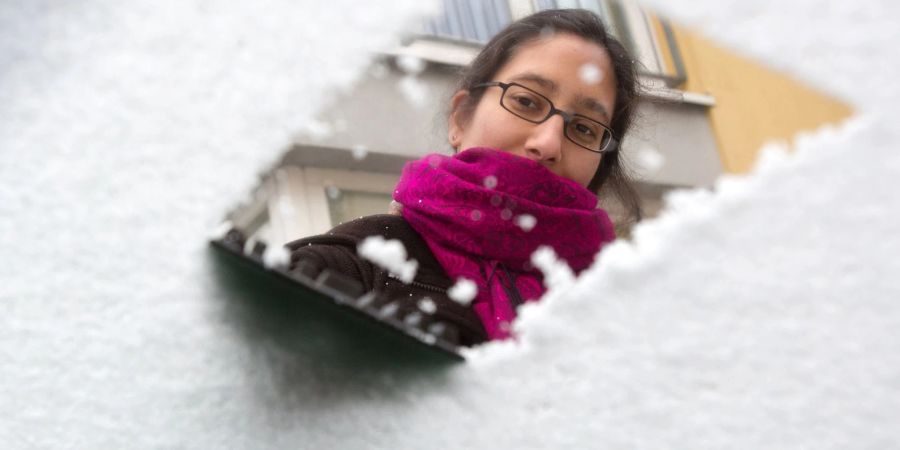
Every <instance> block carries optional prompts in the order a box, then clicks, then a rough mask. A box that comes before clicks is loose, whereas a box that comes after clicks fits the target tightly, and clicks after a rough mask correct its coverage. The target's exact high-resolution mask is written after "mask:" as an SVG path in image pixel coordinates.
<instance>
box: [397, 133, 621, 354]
mask: <svg viewBox="0 0 900 450" xmlns="http://www.w3.org/2000/svg"><path fill="white" fill-rule="evenodd" d="M394 200H395V201H397V202H398V203H400V204H402V205H403V210H402V214H403V217H404V218H405V219H406V221H407V222H409V224H410V226H412V228H413V229H414V230H416V232H417V233H419V234H420V235H421V236H422V238H423V239H424V240H425V242H426V243H427V244H428V247H429V248H430V249H431V251H432V253H434V256H435V257H436V258H437V260H438V262H439V263H440V264H441V266H442V267H443V268H444V270H445V271H446V272H447V274H448V275H449V276H450V277H451V278H454V279H459V278H461V277H462V278H467V279H469V280H471V281H473V282H475V285H476V286H477V288H478V293H477V295H476V297H475V299H474V301H473V304H472V308H473V309H474V310H475V312H476V313H477V314H478V316H479V317H480V318H481V321H482V323H483V324H484V328H485V330H486V331H487V335H488V337H489V338H490V339H505V338H508V337H509V336H510V327H509V325H510V323H511V322H512V320H513V319H514V318H515V308H516V306H518V304H519V303H521V302H522V301H530V300H536V299H538V298H540V297H541V295H543V293H544V287H543V285H542V276H541V273H540V272H539V271H537V270H536V269H534V268H533V267H532V265H531V263H530V257H531V254H532V252H534V250H535V249H537V248H538V247H539V246H541V245H547V246H550V247H551V248H553V250H554V251H555V252H556V254H557V255H559V257H560V258H561V259H563V260H564V261H566V263H568V265H569V266H570V267H571V268H572V269H573V270H574V271H575V272H576V273H578V272H580V271H582V270H583V269H585V268H587V267H588V266H589V265H590V264H591V263H592V262H593V260H594V255H596V253H597V252H598V251H599V250H600V247H601V246H602V245H603V244H605V243H607V242H610V241H612V240H613V239H614V238H615V232H614V229H613V225H612V222H610V220H609V216H608V215H607V214H606V212H605V211H603V210H602V209H599V208H597V206H596V205H597V197H596V196H595V195H594V194H593V193H592V192H590V191H588V190H587V189H585V188H584V187H583V186H581V185H579V184H578V183H576V182H574V181H572V180H569V179H566V178H562V177H560V176H558V175H556V174H554V173H552V172H551V171H550V170H548V169H547V168H545V167H544V166H542V165H541V164H540V163H538V162H535V161H532V160H530V159H527V158H522V157H518V156H515V155H512V154H510V153H506V152H503V151H498V150H494V149H489V148H471V149H468V150H465V151H463V152H459V153H457V154H456V155H454V156H452V157H450V156H444V155H438V154H432V155H428V156H425V157H424V158H422V159H420V160H417V161H412V162H410V163H408V164H407V165H406V166H405V167H404V169H403V174H402V175H401V177H400V181H399V183H398V184H397V188H396V190H395V191H394ZM532 218H533V219H536V220H533V219H532ZM528 222H532V223H533V224H534V225H533V227H531V228H530V227H529V226H528V225H530V223H528ZM518 294H520V295H521V298H520V297H519V295H518Z"/></svg>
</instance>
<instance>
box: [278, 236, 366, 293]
mask: <svg viewBox="0 0 900 450" xmlns="http://www.w3.org/2000/svg"><path fill="white" fill-rule="evenodd" d="M286 246H287V248H288V249H289V250H290V252H291V263H290V267H289V269H291V270H293V269H294V268H296V267H297V266H298V265H299V264H301V263H304V264H306V265H308V266H311V267H312V270H314V271H315V272H316V273H318V272H321V271H322V270H324V269H329V270H331V271H334V272H337V273H339V274H341V275H344V276H347V277H349V278H352V279H354V280H357V281H359V282H360V283H361V284H362V288H363V290H364V291H370V290H372V288H373V279H374V275H375V273H374V272H375V270H374V267H373V266H372V264H371V263H370V262H368V261H366V260H364V259H362V258H360V257H359V255H358V254H357V252H356V241H355V240H354V239H352V238H349V237H344V236H339V235H329V234H325V235H319V236H311V237H308V238H304V239H298V240H296V241H293V242H290V243H288V244H286Z"/></svg>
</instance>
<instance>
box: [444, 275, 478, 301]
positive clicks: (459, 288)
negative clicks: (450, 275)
mask: <svg viewBox="0 0 900 450" xmlns="http://www.w3.org/2000/svg"><path fill="white" fill-rule="evenodd" d="M476 295H478V286H476V285H475V282H474V281H472V280H470V279H468V278H465V277H459V278H457V279H456V283H454V284H453V286H451V287H450V289H448V290H447V296H448V297H450V299H451V300H453V301H455V302H457V303H459V304H461V305H468V304H469V303H471V302H472V300H474V299H475V296H476Z"/></svg>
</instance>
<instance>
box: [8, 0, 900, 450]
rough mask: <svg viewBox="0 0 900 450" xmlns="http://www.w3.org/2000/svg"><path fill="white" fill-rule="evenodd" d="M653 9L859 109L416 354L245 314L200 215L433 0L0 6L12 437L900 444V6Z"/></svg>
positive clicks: (142, 441)
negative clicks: (455, 339)
mask: <svg viewBox="0 0 900 450" xmlns="http://www.w3.org/2000/svg"><path fill="white" fill-rule="evenodd" d="M650 3H652V4H654V5H656V6H658V7H659V8H660V9H663V10H665V11H666V12H668V13H669V14H670V15H672V16H675V18H677V19H680V20H682V21H685V22H688V23H692V24H695V25H697V26H698V27H700V28H701V29H702V30H704V31H706V32H707V33H708V34H710V35H712V36H714V37H715V40H717V41H721V42H724V43H726V44H730V45H732V46H735V47H738V48H739V49H740V51H741V52H744V53H747V54H749V55H753V56H756V57H759V58H762V59H764V60H765V61H766V62H767V63H768V64H771V65H773V66H775V67H778V68H781V69H783V70H787V71H789V72H790V73H791V74H793V75H794V76H795V77H797V78H799V79H805V80H810V82H811V83H813V84H814V85H815V86H817V87H819V88H820V89H826V90H828V91H831V92H834V93H837V94H838V95H840V96H841V97H843V98H845V99H849V100H850V101H852V103H853V104H854V106H855V108H856V111H857V116H856V117H855V118H854V119H852V120H851V121H849V122H847V123H844V124H841V125H839V126H836V127H832V128H825V129H822V130H818V131H817V132H814V133H809V134H805V135H803V136H801V138H799V139H797V140H796V141H795V142H794V143H793V145H792V146H791V147H788V145H787V144H779V143H773V144H770V145H768V146H767V150H766V152H765V153H764V157H763V158H762V160H761V161H760V163H759V165H758V167H757V169H756V171H755V172H754V173H753V174H751V175H749V176H747V177H725V178H723V179H721V180H720V181H719V182H717V183H716V185H715V186H714V189H713V190H692V191H682V192H678V193H675V194H673V195H671V196H670V197H668V199H667V207H666V209H665V210H664V211H663V212H662V214H661V215H660V216H659V217H658V218H657V219H655V220H653V221H649V222H645V223H644V224H642V225H641V226H639V227H638V228H637V229H636V230H635V232H634V236H633V240H632V241H631V242H617V243H615V244H613V245H611V246H610V247H608V248H607V249H605V250H604V251H603V252H602V253H601V254H600V255H599V257H598V259H597V263H596V264H595V265H594V266H593V267H592V268H590V269H588V271H586V273H584V274H583V275H582V276H581V277H580V278H579V279H578V280H576V282H575V283H574V284H572V285H570V286H568V287H561V288H559V289H556V288H551V290H550V292H549V293H548V295H547V296H545V298H544V299H542V300H541V301H540V302H537V303H533V304H528V305H526V307H523V308H522V309H521V310H520V320H518V321H517V322H516V323H515V324H514V327H515V329H516V332H517V334H518V335H519V339H518V340H516V341H506V342H502V343H495V344H490V345H487V346H483V347H480V348H477V349H473V350H472V351H471V352H467V356H468V358H469V361H468V362H467V363H465V364H462V365H456V366H449V367H448V366H429V367H428V368H427V369H425V368H422V367H421V366H422V365H423V364H411V363H409V361H404V360H402V358H399V357H398V358H396V359H393V356H394V355H393V353H391V352H390V351H387V350H384V351H382V352H381V353H385V354H390V355H391V360H390V361H389V362H385V361H384V360H378V359H377V358H374V357H373V356H372V354H375V353H379V352H378V351H375V350H372V348H378V347H370V345H375V343H372V342H357V341H353V340H351V339H349V338H348V339H343V338H342V336H343V335H342V334H340V333H338V332H337V331H335V330H329V329H326V328H325V326H324V324H320V323H311V322H309V320H308V319H307V318H305V316H304V315H303V314H293V315H291V314H288V315H285V311H284V310H282V309H277V308H276V310H275V311H269V310H267V308H266V307H265V306H264V305H266V304H269V305H271V304H272V303H271V301H272V300H273V299H275V298H280V297H281V296H282V295H283V294H284V291H278V290H277V286H274V285H273V286H272V288H271V289H272V290H266V289H263V288H258V291H254V292H253V293H252V295H251V294H248V293H247V292H246V289H244V290H243V291H242V290H241V288H239V287H235V284H233V280H231V279H230V277H229V276H228V273H227V272H224V273H223V272H221V271H220V270H219V269H218V268H217V267H218V266H216V265H215V264H213V259H212V258H211V257H209V253H208V249H207V247H206V235H207V231H208V230H209V229H211V228H213V227H214V225H215V224H218V223H220V222H221V220H222V215H223V212H224V211H225V210H226V209H227V208H229V207H231V206H232V201H233V199H237V198H240V197H241V196H242V195H243V194H244V193H246V192H247V191H249V189H250V188H251V187H252V186H253V185H254V184H255V182H256V179H255V178H256V176H257V173H258V172H259V171H261V170H263V169H264V168H265V167H268V166H270V165H271V163H272V161H275V160H276V159H277V158H278V156H279V153H280V150H281V149H283V148H285V147H286V146H287V145H288V144H289V143H290V141H291V136H292V135H293V134H294V133H296V132H298V131H299V130H300V129H301V128H302V124H303V123H304V121H305V120H307V119H308V118H310V117H312V116H313V114H314V113H315V109H316V107H318V106H320V105H322V104H324V103H325V102H326V101H327V100H328V97H329V96H330V95H331V94H332V93H334V92H335V91H336V90H338V89H342V88H345V87H347V86H348V85H349V84H350V83H352V81H353V80H354V79H355V77H356V76H357V74H359V73H361V71H363V70H366V64H367V59H366V57H365V54H366V52H368V51H369V50H371V49H372V48H373V47H376V46H380V47H388V46H389V45H391V44H393V43H394V41H393V38H392V37H390V36H391V34H392V33H393V32H394V31H395V30H397V29H399V28H401V27H402V26H404V24H405V23H406V22H407V20H408V19H409V18H411V17H413V16H415V15H417V14H419V13H423V12H425V11H424V9H423V8H427V7H433V5H431V6H428V5H426V4H425V2H413V1H399V2H391V3H379V4H377V5H375V4H370V3H367V2H350V1H341V0H336V1H334V2H329V3H328V5H327V6H323V5H322V4H320V3H313V2H302V1H301V2H294V1H290V2H288V1H276V0H268V1H264V2H254V3H253V4H252V5H250V4H240V3H234V4H229V5H228V6H225V5H216V7H215V8H211V7H210V6H209V5H208V4H207V3H206V2H199V1H187V2H146V1H135V2H96V1H86V2H80V3H78V4H68V3H66V4H62V3H51V2H40V1H36V2H3V3H0V86H2V89H0V148H2V151H0V180H3V182H2V183H0V248H2V249H4V256H5V257H4V258H3V260H2V262H0V272H2V273H4V274H5V275H6V276H5V278H4V283H2V284H0V302H2V304H3V305H4V314H3V315H2V316H0V355H2V358H0V361H2V363H0V373H2V376H0V380H2V381H0V399H2V401H0V413H2V416H3V417H4V418H5V420H4V421H3V423H2V424H0V441H2V442H3V443H4V448H60V447H78V448H125V447H127V448H173V447H178V448H204V447H211V446H218V447H225V446H227V447H229V448H260V447H265V448H296V447H298V446H301V447H304V446H305V447H309V448H330V447H341V448H375V449H387V448H391V449H395V448H422V447H424V446H429V447H438V448H576V447H578V448H583V447H588V448H636V449H643V448H653V449H663V448H691V449H713V448H716V449H720V448H729V449H742V448H747V449H751V448H752V449H757V448H776V449H777V448H817V449H845V448H877V449H887V448H896V447H897V442H900V427H897V425H896V421H897V417H900V381H898V380H900V360H898V353H897V351H896V348H895V347H896V342H898V340H900V307H898V305H897V301H896V299H897V298H900V286H898V284H897V283H896V281H895V280H896V274H897V273H900V262H898V259H897V258H896V255H898V254H900V236H898V233H897V225H896V224H897V223H898V221H900V217H898V211H900V198H898V196H897V195H896V194H895V191H896V188H895V184H896V180H897V175H898V173H900V154H898V152H897V146H898V142H900V139H898V138H900V136H898V134H900V131H898V130H897V129H896V126H895V122H896V121H895V117H896V116H897V107H896V105H897V104H898V103H900V95H898V94H900V93H898V86H900V84H898V83H897V82H896V80H894V79H893V78H894V76H895V74H896V73H897V69H898V62H897V58H896V55H895V53H896V49H895V45H896V42H900V39H898V38H900V36H898V33H900V29H898V28H897V27H896V23H897V18H898V13H900V11H898V9H900V6H898V5H897V4H896V3H894V2H887V1H871V2H863V3H851V2H837V1H830V2H822V1H817V2H812V1H811V0H797V1H794V2H775V1H774V0H760V1H756V2H738V1H722V0H719V1H711V0H707V1H697V0H692V1H687V0H666V1H660V0H655V1H652V2H650ZM266 11H268V12H269V13H268V14H266V13H264V12H266ZM835 30H839V32H837V31H835ZM786 149H789V150H790V152H789V153H788V152H786V151H785V150H786ZM248 298H250V299H251V300H252V301H248V300H247V299H248ZM260 317H264V318H268V319H267V320H262V319H261V318H260ZM356 348H362V349H363V350H361V351H356V353H353V352H351V351H350V350H347V349H356ZM348 355H349V356H348ZM436 411H437V412H440V413H439V414H435V412H436ZM48 430H50V431H51V432H48ZM461 430H462V431H461ZM497 430H503V432H498V431H497Z"/></svg>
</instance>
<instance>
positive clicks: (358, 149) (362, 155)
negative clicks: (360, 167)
mask: <svg viewBox="0 0 900 450" xmlns="http://www.w3.org/2000/svg"><path fill="white" fill-rule="evenodd" d="M352 153H353V159H355V160H357V161H362V160H364V159H366V156H368V155H369V149H368V147H366V146H365V145H363V144H357V145H354V146H353V149H352Z"/></svg>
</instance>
